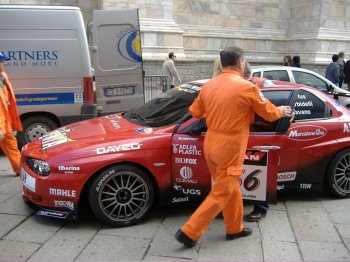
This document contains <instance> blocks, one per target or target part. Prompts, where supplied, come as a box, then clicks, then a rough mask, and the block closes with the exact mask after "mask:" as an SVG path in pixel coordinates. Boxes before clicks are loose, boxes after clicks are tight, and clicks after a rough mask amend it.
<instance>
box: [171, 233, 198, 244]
mask: <svg viewBox="0 0 350 262" xmlns="http://www.w3.org/2000/svg"><path fill="white" fill-rule="evenodd" d="M175 238H176V240H177V241H179V242H180V243H182V244H184V245H185V246H186V247H193V246H195V245H196V244H197V241H196V240H192V239H191V238H189V237H188V236H186V235H185V233H184V232H182V231H181V229H179V230H178V231H177V232H176V234H175Z"/></svg>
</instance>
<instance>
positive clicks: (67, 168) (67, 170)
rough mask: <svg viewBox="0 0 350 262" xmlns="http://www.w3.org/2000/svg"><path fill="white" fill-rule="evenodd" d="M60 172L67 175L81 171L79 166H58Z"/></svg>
mask: <svg viewBox="0 0 350 262" xmlns="http://www.w3.org/2000/svg"><path fill="white" fill-rule="evenodd" d="M58 171H64V173H65V174H74V171H80V167H78V166H58Z"/></svg>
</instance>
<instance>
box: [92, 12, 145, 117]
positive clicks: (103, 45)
mask: <svg viewBox="0 0 350 262" xmlns="http://www.w3.org/2000/svg"><path fill="white" fill-rule="evenodd" d="M89 30H90V31H89V32H90V33H91V36H90V54H91V59H92V66H93V68H94V71H95V84H96V100H97V105H98V106H99V107H98V108H99V109H100V110H99V113H100V115H105V114H110V113H113V112H118V111H125V110H128V109H131V108H135V107H138V106H140V105H141V104H143V103H144V90H143V77H142V71H143V68H142V53H141V40H140V27H139V16H138V10H137V9H135V10H95V11H94V12H93V23H92V26H91V27H90V29H89Z"/></svg>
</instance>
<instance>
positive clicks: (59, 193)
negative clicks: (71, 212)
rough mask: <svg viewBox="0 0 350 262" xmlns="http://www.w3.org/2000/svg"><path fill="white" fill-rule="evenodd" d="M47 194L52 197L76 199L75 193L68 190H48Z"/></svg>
mask: <svg viewBox="0 0 350 262" xmlns="http://www.w3.org/2000/svg"><path fill="white" fill-rule="evenodd" d="M49 194H50V195H52V196H63V197H76V195H77V191H76V190H70V189H58V188H50V189H49Z"/></svg>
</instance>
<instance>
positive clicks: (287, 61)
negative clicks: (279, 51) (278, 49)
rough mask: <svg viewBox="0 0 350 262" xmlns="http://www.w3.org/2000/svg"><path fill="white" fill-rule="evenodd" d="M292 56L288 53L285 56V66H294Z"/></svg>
mask: <svg viewBox="0 0 350 262" xmlns="http://www.w3.org/2000/svg"><path fill="white" fill-rule="evenodd" d="M292 63H293V61H292V57H291V56H290V55H286V56H285V57H283V65H284V66H292Z"/></svg>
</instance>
